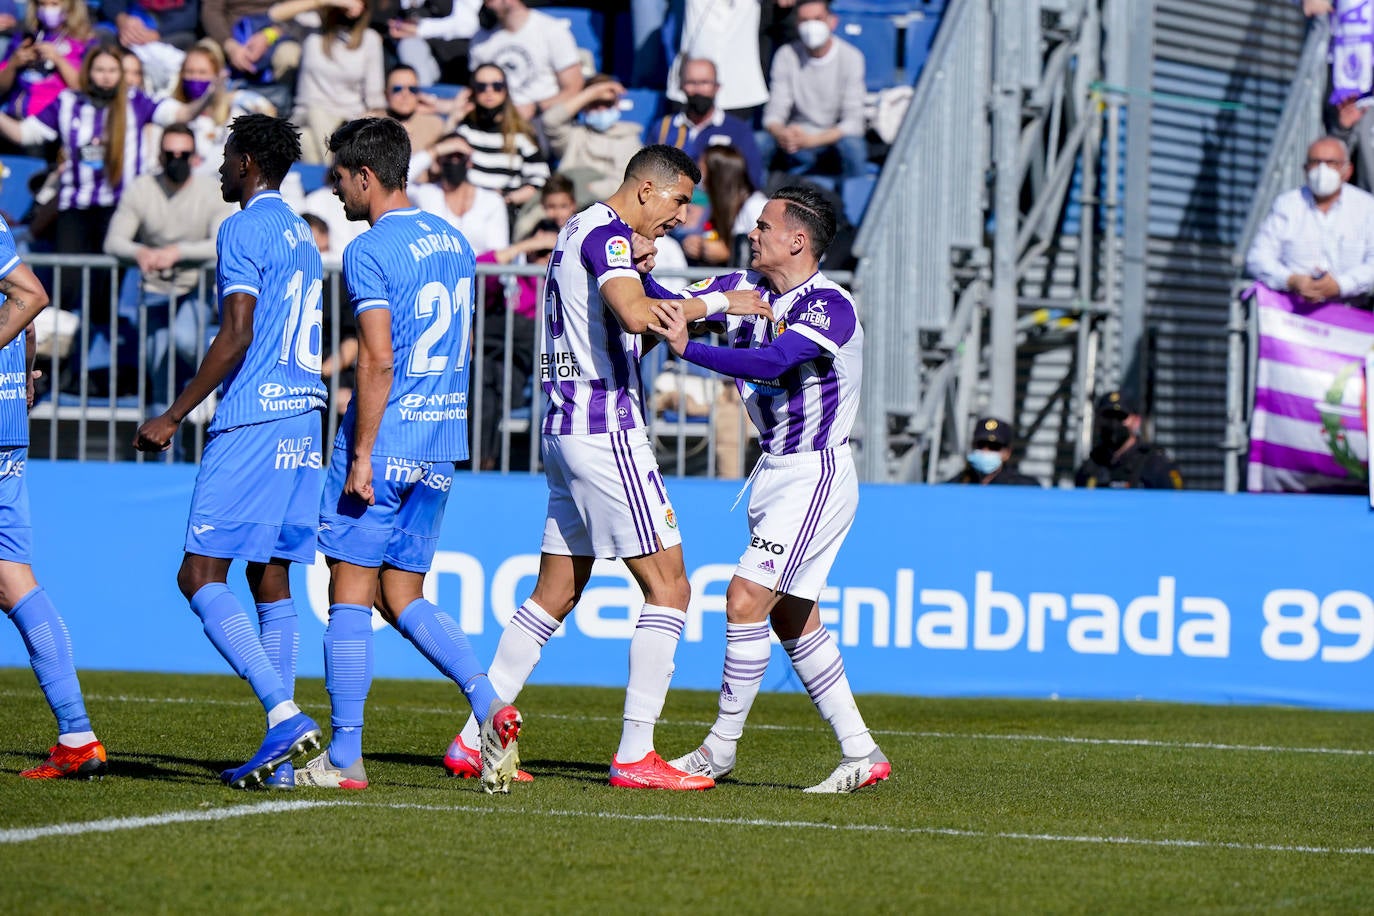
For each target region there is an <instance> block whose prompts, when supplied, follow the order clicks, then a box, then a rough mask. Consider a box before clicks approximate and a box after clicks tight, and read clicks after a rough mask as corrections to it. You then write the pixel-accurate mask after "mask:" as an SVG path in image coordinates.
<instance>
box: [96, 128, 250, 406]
mask: <svg viewBox="0 0 1374 916" xmlns="http://www.w3.org/2000/svg"><path fill="white" fill-rule="evenodd" d="M199 158H200V157H199V155H198V154H197V153H196V141H195V137H194V134H193V133H192V131H191V128H190V127H189V126H188V125H186V124H172V125H170V126H169V127H167V128H166V129H165V130H164V131H163V132H162V141H161V144H160V149H159V153H158V161H159V163H160V164H161V170H160V171H158V172H156V173H151V172H149V173H144V174H142V175H140V176H138V177H137V178H135V179H134V182H133V184H132V185H130V186H129V188H128V191H127V193H125V194H123V195H121V196H120V198H119V205H118V206H117V207H115V212H114V216H113V217H112V218H111V220H110V229H109V232H107V233H106V235H105V253H106V254H108V255H113V256H114V257H117V258H121V259H123V260H126V261H133V262H134V263H135V264H137V265H138V269H139V271H140V272H141V273H142V281H141V286H140V290H141V302H142V305H143V306H144V307H145V308H146V309H147V314H148V332H149V333H150V334H151V340H150V343H149V355H150V359H149V369H150V371H151V373H152V376H151V382H152V393H153V397H152V400H153V402H154V404H161V405H162V408H154V410H155V412H160V410H161V409H163V408H165V407H166V405H167V404H169V403H171V400H172V398H173V397H175V396H176V394H177V393H178V392H179V391H180V386H181V385H183V384H184V383H185V382H186V381H188V380H189V379H190V377H191V374H192V372H193V371H194V369H195V366H196V364H197V361H198V360H199V358H200V356H201V354H202V352H203V348H204V346H205V342H206V341H207V340H208V337H207V334H206V332H207V330H209V329H210V327H211V326H212V325H213V324H214V323H215V315H214V310H213V309H212V308H211V305H210V302H209V301H207V300H206V299H203V298H201V295H200V294H201V292H202V291H203V292H205V293H206V294H207V296H209V297H213V295H214V283H213V279H212V280H211V282H210V283H209V285H208V286H206V287H204V288H202V287H201V284H200V279H201V273H202V270H201V269H200V268H201V266H203V264H204V263H205V262H206V261H210V260H213V259H214V257H215V235H216V233H218V232H219V224H220V223H222V222H223V221H224V219H225V218H226V217H228V216H229V215H230V214H232V213H233V212H234V211H235V210H236V209H237V207H235V206H234V205H233V204H228V203H225V201H224V198H223V196H222V195H221V194H220V190H219V182H218V181H217V180H215V179H214V178H212V177H210V176H209V175H204V174H193V173H194V172H195V169H196V166H197V165H198V164H199V163H198V160H199ZM169 338H170V340H169ZM169 363H171V365H169Z"/></svg>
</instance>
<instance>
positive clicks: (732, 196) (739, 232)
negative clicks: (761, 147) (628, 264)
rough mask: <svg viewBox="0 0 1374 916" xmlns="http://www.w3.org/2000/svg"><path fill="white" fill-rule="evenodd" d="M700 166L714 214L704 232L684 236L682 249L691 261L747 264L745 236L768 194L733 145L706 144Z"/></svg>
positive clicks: (711, 263) (734, 265)
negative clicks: (757, 185) (758, 184)
mask: <svg viewBox="0 0 1374 916" xmlns="http://www.w3.org/2000/svg"><path fill="white" fill-rule="evenodd" d="M698 165H700V166H701V184H702V187H704V188H705V189H706V199H707V200H708V201H709V203H710V208H711V209H710V215H709V217H708V222H707V223H706V224H705V225H703V226H702V227H701V230H700V231H698V232H693V233H691V234H689V235H686V236H684V237H683V239H682V252H683V254H685V255H686V256H687V261H688V263H690V264H706V265H711V266H716V265H721V264H728V265H730V266H732V267H741V266H745V265H747V264H748V262H749V243H748V241H747V239H746V238H745V237H746V236H748V235H749V233H750V232H751V231H752V230H753V228H754V224H755V223H756V222H758V219H759V215H760V214H761V213H763V207H764V205H765V204H767V203H768V195H766V194H764V193H763V192H761V191H759V190H758V189H757V188H755V187H754V182H753V181H752V180H750V177H749V164H748V162H746V161H745V158H744V156H743V155H741V153H740V152H739V150H737V149H736V148H735V147H733V146H708V147H706V150H705V152H704V153H703V154H702V156H701V159H700V160H699V162H698Z"/></svg>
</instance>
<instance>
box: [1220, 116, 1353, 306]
mask: <svg viewBox="0 0 1374 916" xmlns="http://www.w3.org/2000/svg"><path fill="white" fill-rule="evenodd" d="M1350 173H1351V165H1350V156H1349V155H1348V154H1347V152H1346V148H1345V144H1344V143H1342V142H1341V141H1340V140H1338V139H1336V138H1335V137H1323V138H1322V139H1320V140H1318V141H1316V142H1315V143H1313V144H1312V145H1311V146H1309V147H1308V148H1307V183H1306V185H1305V186H1304V187H1301V188H1295V189H1293V190H1291V191H1285V192H1284V193H1282V194H1280V195H1279V196H1278V197H1277V198H1276V199H1275V200H1274V205H1273V207H1272V208H1271V209H1270V211H1269V215H1268V216H1266V217H1265V218H1264V222H1263V223H1261V224H1260V228H1259V232H1257V233H1256V234H1255V240H1254V242H1252V243H1251V245H1250V251H1249V252H1248V253H1247V254H1246V256H1245V266H1246V268H1247V269H1248V270H1249V272H1250V275H1251V276H1253V277H1254V278H1255V279H1256V280H1259V281H1260V282H1261V283H1263V284H1264V285H1265V286H1268V287H1269V288H1270V289H1277V290H1288V291H1290V292H1294V293H1297V294H1298V295H1299V296H1302V297H1303V298H1304V299H1307V300H1308V301H1310V302H1321V301H1325V300H1330V299H1346V300H1350V301H1351V302H1352V304H1360V305H1367V303H1368V298H1369V294H1370V292H1372V291H1374V196H1371V195H1370V194H1368V193H1366V192H1365V191H1361V190H1360V189H1359V188H1357V187H1354V186H1352V185H1349V184H1347V183H1346V182H1348V181H1349V180H1350Z"/></svg>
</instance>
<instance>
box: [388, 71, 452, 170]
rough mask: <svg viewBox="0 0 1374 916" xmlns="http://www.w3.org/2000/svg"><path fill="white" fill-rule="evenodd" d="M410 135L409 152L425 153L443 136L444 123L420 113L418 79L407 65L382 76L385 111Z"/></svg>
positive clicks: (429, 113) (441, 120) (431, 113)
mask: <svg viewBox="0 0 1374 916" xmlns="http://www.w3.org/2000/svg"><path fill="white" fill-rule="evenodd" d="M385 114H386V116H387V117H389V118H393V119H395V120H397V121H399V122H401V126H402V127H404V128H405V129H406V133H407V134H409V135H410V148H411V149H413V150H416V149H428V148H429V147H431V146H433V145H434V144H435V143H436V142H437V141H438V140H439V138H440V137H442V136H443V135H444V119H443V118H441V117H439V116H438V115H437V114H435V113H434V112H433V111H421V110H420V79H419V75H418V74H417V73H416V72H415V68H414V67H412V66H410V65H409V64H400V65H398V66H395V67H392V68H391V70H390V71H389V72H388V73H387V75H386V111H385Z"/></svg>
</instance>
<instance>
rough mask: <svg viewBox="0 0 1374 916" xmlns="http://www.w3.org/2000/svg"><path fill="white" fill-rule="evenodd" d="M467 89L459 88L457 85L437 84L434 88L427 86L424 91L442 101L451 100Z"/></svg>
mask: <svg viewBox="0 0 1374 916" xmlns="http://www.w3.org/2000/svg"><path fill="white" fill-rule="evenodd" d="M465 88H467V87H465V86H459V85H457V84H455V83H435V84H434V85H433V86H426V87H425V88H424V91H425V92H428V93H429V94H430V95H432V96H437V97H438V98H441V99H451V98H454V97H455V96H457V95H458V93H460V92H462V91H463V90H464V89H465Z"/></svg>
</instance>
